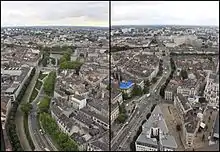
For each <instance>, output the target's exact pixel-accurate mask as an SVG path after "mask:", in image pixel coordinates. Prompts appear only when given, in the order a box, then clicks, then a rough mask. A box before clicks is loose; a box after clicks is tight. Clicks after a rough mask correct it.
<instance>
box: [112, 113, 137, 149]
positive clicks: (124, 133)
mask: <svg viewBox="0 0 220 152" xmlns="http://www.w3.org/2000/svg"><path fill="white" fill-rule="evenodd" d="M137 116H138V115H137V114H136V115H134V116H133V118H132V119H131V120H130V123H129V124H128V125H126V126H125V127H124V129H123V131H122V134H121V135H120V136H119V137H118V139H117V140H116V143H114V144H113V145H112V150H113V151H115V150H117V149H118V147H119V146H120V145H121V142H122V141H123V139H124V138H125V137H126V135H127V134H128V132H129V131H130V130H131V128H132V125H134V124H135V123H134V122H135V121H136V120H137V119H136V117H137Z"/></svg>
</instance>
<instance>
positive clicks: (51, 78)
mask: <svg viewBox="0 0 220 152" xmlns="http://www.w3.org/2000/svg"><path fill="white" fill-rule="evenodd" d="M55 80H56V72H55V71H52V72H50V73H49V75H48V77H47V78H46V80H45V81H44V85H43V89H44V92H45V93H46V94H47V95H48V96H51V95H53V92H54V85H55Z"/></svg>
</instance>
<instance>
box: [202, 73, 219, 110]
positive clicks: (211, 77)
mask: <svg viewBox="0 0 220 152" xmlns="http://www.w3.org/2000/svg"><path fill="white" fill-rule="evenodd" d="M204 97H205V99H206V100H207V101H208V102H209V103H208V105H209V106H211V107H219V75H218V74H215V73H209V74H208V76H207V83H206V86H205V90H204Z"/></svg>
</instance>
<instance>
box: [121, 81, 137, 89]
mask: <svg viewBox="0 0 220 152" xmlns="http://www.w3.org/2000/svg"><path fill="white" fill-rule="evenodd" d="M133 84H134V83H133V82H131V81H127V82H120V86H119V87H120V89H129V88H131V87H132V85H133Z"/></svg>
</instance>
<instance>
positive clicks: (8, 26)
mask: <svg viewBox="0 0 220 152" xmlns="http://www.w3.org/2000/svg"><path fill="white" fill-rule="evenodd" d="M114 26H200V27H207V26H211V27H219V25H198V24H194V25H193V24H120V25H111V27H114ZM13 27H100V28H108V27H110V26H98V25H18V26H10V25H7V26H1V28H13Z"/></svg>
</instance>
